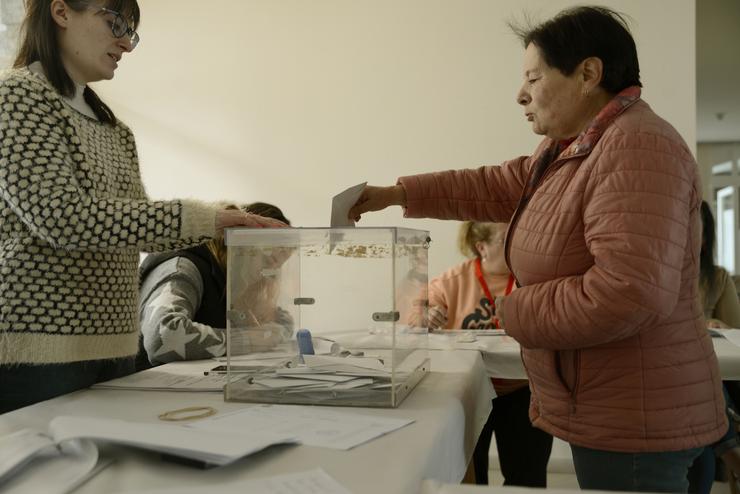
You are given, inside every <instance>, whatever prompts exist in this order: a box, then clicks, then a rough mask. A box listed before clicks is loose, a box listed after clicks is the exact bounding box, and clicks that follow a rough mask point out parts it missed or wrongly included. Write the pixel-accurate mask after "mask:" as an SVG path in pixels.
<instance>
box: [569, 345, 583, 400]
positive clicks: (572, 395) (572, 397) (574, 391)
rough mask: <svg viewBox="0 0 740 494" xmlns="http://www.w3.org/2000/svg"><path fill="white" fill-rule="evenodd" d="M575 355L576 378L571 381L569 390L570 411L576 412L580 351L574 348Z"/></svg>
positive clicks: (579, 379) (579, 376)
mask: <svg viewBox="0 0 740 494" xmlns="http://www.w3.org/2000/svg"><path fill="white" fill-rule="evenodd" d="M575 353H576V355H575V359H574V360H575V371H576V378H575V380H574V381H575V382H574V383H573V389H571V390H570V411H571V413H576V404H577V402H578V385H579V384H580V381H581V351H580V350H576V352H575Z"/></svg>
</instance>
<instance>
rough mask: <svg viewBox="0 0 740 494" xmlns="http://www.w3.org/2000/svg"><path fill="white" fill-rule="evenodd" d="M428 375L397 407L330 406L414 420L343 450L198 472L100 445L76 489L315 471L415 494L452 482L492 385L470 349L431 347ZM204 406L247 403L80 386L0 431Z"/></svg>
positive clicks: (142, 417) (278, 452)
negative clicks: (109, 460) (99, 464)
mask: <svg viewBox="0 0 740 494" xmlns="http://www.w3.org/2000/svg"><path fill="white" fill-rule="evenodd" d="M430 354H431V357H432V364H431V366H432V372H431V373H430V374H429V375H428V376H426V377H425V378H424V379H423V380H422V381H421V382H420V383H419V384H418V386H417V387H416V389H414V391H413V392H412V393H411V394H410V395H409V396H408V397H407V398H406V400H405V401H404V402H403V403H402V404H401V406H400V407H399V408H397V409H370V408H341V409H338V408H332V410H347V411H352V410H357V411H358V412H359V413H363V414H377V415H381V416H390V417H405V418H406V417H407V418H413V419H414V420H415V422H414V423H413V424H411V425H409V426H407V427H404V428H402V429H400V430H398V431H395V432H392V433H390V434H388V435H386V436H383V437H380V438H378V439H375V440H373V441H370V442H369V443H366V444H364V445H361V446H358V447H356V448H354V449H351V450H349V451H339V450H331V449H324V448H316V447H310V446H280V447H276V448H272V449H269V450H267V451H264V452H261V453H258V454H256V455H253V456H250V457H247V458H245V459H242V460H240V461H238V462H236V463H235V464H233V465H230V466H227V467H221V468H215V469H211V470H198V469H194V468H190V467H185V466H181V465H177V464H173V463H168V462H164V461H162V460H161V459H160V458H159V456H158V455H156V454H153V453H145V452H140V451H136V450H132V449H127V448H121V447H115V446H110V447H105V448H103V451H104V453H106V454H110V455H114V456H115V457H116V460H115V462H114V463H113V464H112V465H111V466H109V467H107V468H106V469H104V470H103V471H102V472H101V473H99V474H98V475H97V476H95V477H94V478H92V479H91V480H90V481H89V482H88V483H86V484H84V485H83V486H82V487H81V488H80V489H79V490H78V491H77V492H79V493H101V492H106V493H107V492H120V491H125V490H132V491H136V490H141V489H144V488H147V489H152V488H157V487H176V486H178V485H179V486H193V485H203V486H212V485H213V484H217V483H221V482H232V481H237V480H240V479H249V478H259V477H267V476H272V475H278V474H285V473H291V472H297V471H303V470H309V469H313V468H317V467H321V468H323V469H324V470H325V471H326V472H327V473H328V474H329V475H331V476H332V477H333V478H334V479H336V480H337V481H338V482H339V483H340V484H342V485H344V486H345V487H347V488H348V489H350V490H351V491H352V492H354V493H357V494H360V493H373V494H376V493H379V492H382V493H399V494H401V493H403V494H407V493H414V492H418V490H419V488H420V486H421V481H422V480H423V479H436V480H439V481H441V482H446V483H457V482H459V481H460V480H461V479H462V477H463V475H464V473H465V470H466V466H467V463H468V461H469V460H470V458H471V456H472V452H473V449H474V446H475V443H476V441H477V437H478V435H479V434H480V430H481V428H482V427H483V424H484V423H485V421H486V419H487V417H488V414H489V412H490V409H491V399H492V398H493V396H494V395H493V389H492V386H491V383H490V380H489V379H488V378H487V376H486V373H485V369H484V367H483V363H482V360H481V357H480V354H479V353H478V352H472V351H451V352H430ZM188 406H212V407H215V408H216V409H217V410H218V411H219V412H227V411H233V410H237V409H239V408H240V407H244V406H249V405H247V404H240V403H225V402H224V401H223V398H222V396H221V394H218V393H183V392H180V393H178V392H157V391H113V390H85V391H80V392H76V393H72V394H69V395H66V396H62V397H59V398H55V399H53V400H49V401H47V402H43V403H38V404H36V405H33V406H30V407H27V408H24V409H21V410H17V411H15V412H11V413H8V414H5V415H0V434H6V433H9V432H12V431H15V430H18V429H21V428H24V427H33V428H37V429H41V430H44V429H46V426H47V424H48V422H49V420H51V418H53V417H54V416H57V415H78V416H89V417H109V418H118V419H125V420H132V421H142V422H157V421H158V419H157V416H158V415H159V414H160V413H162V412H163V411H166V410H174V409H178V408H183V407H188Z"/></svg>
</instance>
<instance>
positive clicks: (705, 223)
mask: <svg viewBox="0 0 740 494" xmlns="http://www.w3.org/2000/svg"><path fill="white" fill-rule="evenodd" d="M701 224H702V227H701V254H700V256H699V281H700V282H701V284H702V285H704V286H707V287H708V286H711V284H712V282H713V281H714V274H715V272H716V268H715V266H714V246H715V238H716V237H715V231H714V215H713V214H712V209H711V208H710V207H709V204H707V201H701Z"/></svg>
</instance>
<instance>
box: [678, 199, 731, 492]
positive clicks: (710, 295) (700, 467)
mask: <svg viewBox="0 0 740 494" xmlns="http://www.w3.org/2000/svg"><path fill="white" fill-rule="evenodd" d="M701 219H702V239H701V253H700V260H699V296H700V297H701V304H702V306H703V307H704V318H705V319H706V321H707V327H708V328H713V329H727V328H740V301H738V297H737V292H736V290H735V284H734V282H733V281H732V277H731V276H730V274H729V273H728V272H727V271H726V270H725V269H724V268H723V267H721V266H717V265H715V264H714V247H715V223H714V216H713V215H712V210H711V209H710V207H709V204H707V202H706V201H702V203H701ZM723 384H724V387H723V390H724V393H725V402H726V403H727V406H728V408H731V407H734V406H735V405H734V403H737V398H738V396H740V393H738V387H737V383H736V382H734V381H723ZM728 414H729V418H730V427H729V429H728V431H727V434H725V436H724V437H723V438H722V439H720V440H719V441H718V442H717V443H716V444H714V445H713V447H706V448H704V452H703V453H702V454H701V455H700V456H699V457H698V458H697V459H696V460H695V461H694V464H693V465H691V467H690V468H689V492H690V493H700V494H708V493H709V492H710V491H711V489H712V484H713V483H714V477H715V459H716V457H718V458H721V459H722V461H723V462H724V463H725V464H726V465H727V467H728V470H729V475H730V480H731V481H737V479H738V478H740V443H739V442H738V436H737V433H736V431H735V426H736V424H735V421H734V420H732V419H733V414H732V413H730V412H728Z"/></svg>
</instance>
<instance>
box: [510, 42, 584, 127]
mask: <svg viewBox="0 0 740 494" xmlns="http://www.w3.org/2000/svg"><path fill="white" fill-rule="evenodd" d="M516 99H517V103H519V104H520V105H522V106H523V107H524V115H525V117H526V118H527V120H528V121H530V122H532V130H533V131H534V133H535V134H539V135H544V136H547V137H549V138H551V139H555V140H562V139H568V138H572V137H576V136H577V135H578V134H579V133H580V132H581V131H582V130H583V129H584V128H585V126H586V125H587V124H588V123H589V122H590V120H591V118H592V117H593V115H591V114H590V113H589V110H588V108H587V106H588V105H586V102H585V100H586V96H585V95H584V84H583V79H582V77H581V72H580V71H579V70H578V69H577V70H576V71H575V72H574V73H573V74H572V75H570V76H565V75H563V73H562V72H560V71H559V70H558V69H556V68H553V67H550V66H549V65H547V63H546V62H545V60H544V59H543V58H542V56H541V53H540V50H539V48H537V47H536V46H535V45H534V44H533V43H530V44H529V46H528V47H527V50H526V51H525V53H524V84H523V85H522V87H521V89H520V90H519V93H517V96H516Z"/></svg>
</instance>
